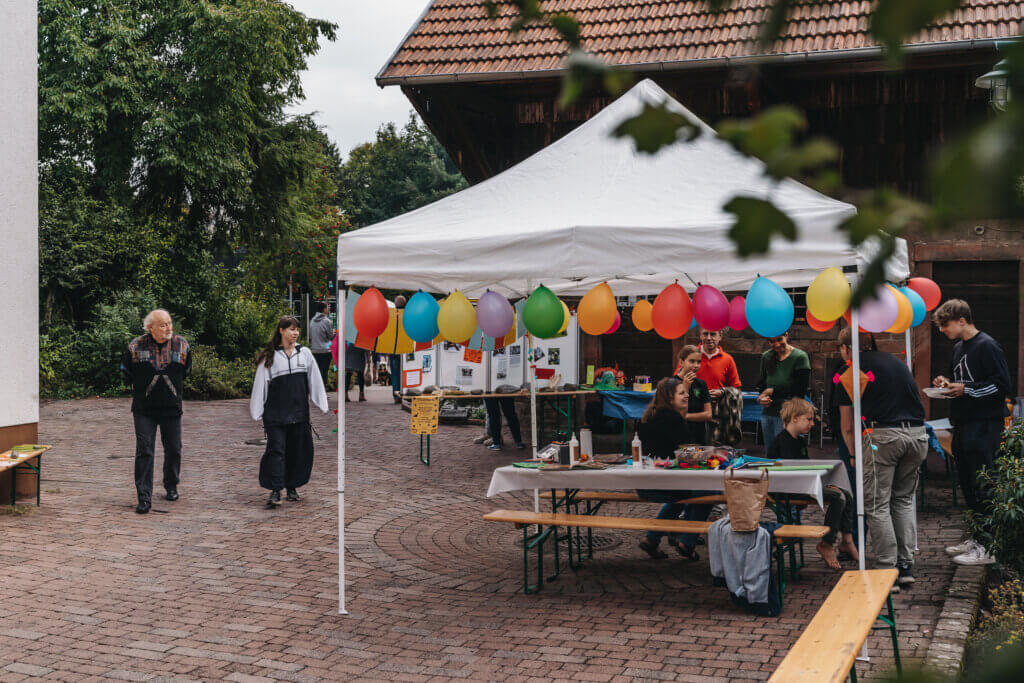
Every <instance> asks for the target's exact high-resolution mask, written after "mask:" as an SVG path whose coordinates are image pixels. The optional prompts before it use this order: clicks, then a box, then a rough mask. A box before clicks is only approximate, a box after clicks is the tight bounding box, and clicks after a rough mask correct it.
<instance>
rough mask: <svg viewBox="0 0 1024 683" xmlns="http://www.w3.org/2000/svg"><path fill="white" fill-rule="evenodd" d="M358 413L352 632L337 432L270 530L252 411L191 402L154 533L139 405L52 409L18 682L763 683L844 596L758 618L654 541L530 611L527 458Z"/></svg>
mask: <svg viewBox="0 0 1024 683" xmlns="http://www.w3.org/2000/svg"><path fill="white" fill-rule="evenodd" d="M332 401H333V398H332ZM385 401H387V403H385ZM350 406H351V411H350V413H349V416H350V417H349V422H348V430H349V431H348V433H349V443H350V449H349V454H348V468H347V472H348V492H347V494H348V495H347V500H346V516H347V518H346V522H347V534H348V536H347V542H348V548H349V554H348V564H347V569H348V583H347V590H348V608H349V610H350V614H349V615H348V616H340V615H338V614H337V561H336V543H337V521H336V520H337V517H336V512H337V510H336V502H337V496H336V492H335V482H336V477H335V447H334V444H335V443H336V440H335V438H334V435H333V434H332V431H331V428H332V426H333V425H332V422H333V420H334V416H333V415H330V414H328V415H323V416H317V417H316V418H315V420H314V422H315V425H314V426H315V427H316V429H317V431H318V432H319V435H320V438H321V440H320V441H319V442H318V448H317V459H316V464H315V468H314V472H313V479H312V481H311V482H310V484H309V485H308V486H306V487H304V488H303V489H302V492H301V493H302V495H303V498H302V500H301V501H300V502H298V503H286V504H285V505H284V506H283V507H282V508H279V509H277V510H267V509H266V508H264V505H263V504H264V501H265V494H266V492H265V491H263V490H262V489H260V488H259V486H258V483H257V466H258V462H259V458H260V455H261V453H262V447H261V446H258V445H248V444H246V440H249V439H257V438H260V437H261V436H262V431H261V429H260V428H259V426H258V425H256V424H255V423H253V422H252V421H251V420H250V419H249V418H248V415H247V412H246V408H247V402H246V401H221V402H210V403H202V402H191V403H188V404H187V405H186V413H185V417H184V421H183V429H184V458H183V466H182V481H181V484H180V492H181V499H180V500H179V501H177V502H175V503H170V502H167V501H165V500H163V498H162V497H161V496H160V495H159V494H161V493H162V489H161V488H160V487H159V485H158V486H157V488H156V493H157V495H156V497H155V499H154V510H153V512H152V513H150V514H148V515H136V514H135V513H134V509H133V508H134V504H135V493H134V488H133V485H132V455H133V435H132V430H131V421H130V416H129V413H128V401H127V400H121V399H90V400H82V401H69V402H54V403H47V404H45V405H44V406H43V408H42V417H41V423H40V439H41V440H42V441H43V442H45V443H52V444H53V445H54V447H55V448H54V450H53V451H52V453H51V454H48V455H47V456H46V459H45V461H44V463H43V465H44V468H43V475H44V476H43V503H42V507H41V508H40V509H38V510H36V511H33V512H31V513H30V514H27V515H22V516H14V515H4V516H0V571H2V572H3V580H2V581H0V605H2V612H3V618H2V619H0V680H3V681H14V680H20V679H22V678H27V677H32V676H44V677H47V678H51V679H58V680H77V679H85V678H94V677H105V678H119V679H124V680H146V679H150V678H159V679H162V680H170V679H181V680H189V679H191V680H195V679H199V680H233V681H257V680H270V679H283V680H296V681H313V680H353V679H360V678H362V679H377V680H382V679H387V680H410V681H411V680H426V679H432V680H445V679H453V678H460V679H468V680H552V679H567V680H570V679H571V680H591V681H607V680H629V679H659V680H683V681H725V680H740V679H752V680H763V679H766V678H767V677H768V676H769V674H770V672H771V671H772V670H773V669H774V667H775V666H776V665H777V664H778V663H779V661H781V659H782V657H783V656H784V655H785V653H786V651H787V650H788V648H789V647H790V645H791V644H792V643H793V642H794V640H795V639H796V638H797V637H798V635H799V633H800V631H801V629H802V628H803V627H804V626H805V624H806V623H807V622H808V620H809V619H810V618H811V617H812V615H813V614H814V613H815V611H816V610H817V608H818V606H819V605H820V604H821V602H822V600H823V599H824V597H825V595H827V593H828V591H829V590H830V589H831V587H832V586H833V585H834V583H835V581H836V576H837V575H836V574H834V573H832V572H830V571H828V570H827V569H826V568H825V567H824V565H823V564H822V563H821V561H820V560H819V559H817V558H816V557H811V555H810V554H809V555H808V566H807V567H806V568H805V569H804V571H803V572H802V579H801V580H800V581H798V582H796V583H795V584H791V585H790V588H789V590H788V591H787V594H786V607H785V610H784V612H783V615H782V616H781V617H780V618H775V619H772V618H761V617H754V616H749V615H747V614H745V613H743V612H741V611H739V610H738V609H737V608H736V607H734V606H733V605H732V604H731V603H730V601H729V598H728V595H727V593H726V592H725V590H724V589H720V588H712V587H710V586H709V583H710V578H709V573H708V565H707V562H706V560H702V561H700V562H698V563H694V564H690V563H686V562H683V561H681V560H676V559H669V560H663V561H652V560H648V559H645V557H642V553H641V552H640V551H639V550H638V549H637V548H636V541H637V540H638V538H637V535H636V534H629V533H620V532H601V534H599V536H600V540H601V541H602V543H603V546H604V548H603V549H601V550H600V551H598V552H596V553H595V557H594V560H593V561H592V562H590V563H589V564H588V565H586V566H585V567H584V568H583V569H582V570H581V571H579V572H578V573H576V574H573V573H572V572H567V573H566V574H563V576H562V578H561V579H560V580H559V581H557V582H555V583H551V584H548V585H547V586H546V587H545V589H544V591H543V592H542V593H541V594H540V595H529V596H526V595H523V594H522V593H521V590H520V577H521V574H520V572H521V566H522V565H521V554H520V551H519V549H518V548H517V546H516V545H515V542H516V539H517V538H518V537H519V532H516V531H515V530H514V529H511V528H507V527H506V526H505V525H499V524H488V523H485V522H483V521H482V520H481V519H480V516H481V514H483V513H485V512H487V511H488V510H490V509H493V508H495V507H499V506H500V507H510V506H513V505H516V504H519V505H522V506H526V505H528V501H527V499H526V497H525V496H505V497H501V498H498V499H497V500H487V499H486V498H485V497H484V493H485V491H486V487H487V482H488V481H489V477H490V473H491V471H492V470H493V468H494V467H495V466H496V465H498V464H504V463H507V462H511V461H513V460H514V459H516V457H517V456H519V455H520V454H519V452H517V451H505V452H503V453H502V454H499V455H493V454H491V452H489V451H486V450H484V449H483V447H482V446H478V445H473V444H472V439H473V438H474V437H476V436H477V435H479V434H480V428H479V427H442V429H441V433H440V435H439V436H438V437H437V438H435V440H434V447H433V457H434V463H433V465H432V466H431V467H430V468H427V467H424V466H422V465H420V464H419V462H418V461H417V458H416V445H417V442H416V437H413V436H410V435H409V433H408V421H409V417H408V413H405V412H402V411H401V410H399V409H398V408H397V407H396V406H394V405H392V404H390V401H389V399H388V398H387V396H386V394H376V393H372V392H371V402H369V403H352V404H350ZM158 458H162V455H158ZM156 470H157V472H159V471H160V468H159V466H158V467H157V468H156ZM933 470H935V471H938V467H937V466H933ZM158 476H159V475H158ZM945 483H946V482H945V480H940V479H939V478H938V477H937V476H936V477H933V478H932V479H931V480H930V482H929V490H928V498H927V503H928V506H927V508H926V510H925V512H924V514H923V518H922V519H923V522H922V525H921V530H920V547H921V553H920V555H919V556H918V566H917V575H918V582H917V584H916V585H915V586H914V587H913V590H911V591H909V592H904V593H903V594H902V595H900V596H898V598H897V599H896V604H897V609H898V613H897V614H898V622H899V625H900V629H901V630H900V642H901V648H902V652H903V656H904V661H905V662H908V661H909V662H912V661H913V660H915V659H916V658H917V659H919V658H920V657H923V655H924V652H925V650H926V648H927V644H928V641H929V637H930V633H931V632H932V630H933V628H934V627H935V622H936V619H937V617H938V614H939V612H940V610H941V605H942V600H943V597H944V593H945V589H946V587H947V585H948V584H949V581H950V579H951V576H952V566H951V565H950V564H949V563H948V561H947V559H946V558H945V556H944V555H943V553H942V546H944V545H946V544H947V542H949V541H955V540H959V531H958V529H957V524H958V522H957V518H958V515H956V514H954V513H953V511H952V509H951V507H950V505H949V501H948V492H946V491H945V489H944V488H943V489H942V490H941V491H940V489H939V488H936V486H937V485H938V484H943V486H944V485H945ZM616 512H617V513H620V514H626V513H635V514H638V515H652V514H653V513H654V509H653V507H652V506H651V505H635V506H630V507H625V506H623V507H620V508H619V509H618V510H616ZM806 519H808V520H809V521H818V520H820V513H817V512H816V513H813V514H810V515H808V516H807V517H806ZM812 554H813V551H812ZM837 627H838V628H841V623H840V624H837ZM869 644H870V648H871V652H872V655H873V659H872V662H871V664H870V666H867V665H861V673H862V674H864V673H868V674H874V675H880V674H881V673H882V672H883V671H885V670H887V669H888V668H890V667H891V658H890V655H891V650H890V649H889V646H888V639H887V637H885V632H884V631H880V632H879V635H877V636H872V637H871V638H870V641H869Z"/></svg>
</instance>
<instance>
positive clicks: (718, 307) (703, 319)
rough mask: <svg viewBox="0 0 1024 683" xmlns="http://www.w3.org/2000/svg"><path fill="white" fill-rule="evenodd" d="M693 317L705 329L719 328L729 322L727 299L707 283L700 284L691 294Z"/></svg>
mask: <svg viewBox="0 0 1024 683" xmlns="http://www.w3.org/2000/svg"><path fill="white" fill-rule="evenodd" d="M693 317H694V318H695V319H696V320H697V324H698V325H700V326H701V327H702V328H704V329H705V330H720V329H722V328H723V327H725V326H726V325H728V324H729V300H728V299H726V298H725V295H724V294H722V293H721V292H720V291H718V290H717V289H715V288H714V287H711V286H709V285H701V286H700V287H698V288H697V293H696V294H694V295H693Z"/></svg>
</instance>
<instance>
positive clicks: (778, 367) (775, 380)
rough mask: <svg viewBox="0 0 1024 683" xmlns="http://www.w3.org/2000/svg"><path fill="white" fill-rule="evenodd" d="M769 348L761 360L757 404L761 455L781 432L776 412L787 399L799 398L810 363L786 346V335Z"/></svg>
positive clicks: (809, 376)
mask: <svg viewBox="0 0 1024 683" xmlns="http://www.w3.org/2000/svg"><path fill="white" fill-rule="evenodd" d="M768 343H769V344H770V345H771V348H770V349H768V350H767V351H765V352H764V354H763V355H762V356H761V376H760V377H759V378H758V380H757V390H758V391H760V392H761V395H760V396H758V397H757V402H758V403H760V404H761V406H762V412H761V433H762V434H764V448H765V452H767V451H768V449H769V448H771V445H772V441H774V440H775V437H776V436H778V434H779V432H781V431H782V429H783V424H782V418H781V417H779V409H780V408H782V404H783V403H785V402H786V400H787V399H791V398H803V397H804V396H805V395H806V394H807V385H808V382H809V381H810V379H811V359H810V358H808V357H807V354H806V353H804V352H803V351H801V350H800V349H797V348H794V347H792V346H790V344H789V335H788V334H783V335H780V336H778V337H772V338H770V339H769V340H768Z"/></svg>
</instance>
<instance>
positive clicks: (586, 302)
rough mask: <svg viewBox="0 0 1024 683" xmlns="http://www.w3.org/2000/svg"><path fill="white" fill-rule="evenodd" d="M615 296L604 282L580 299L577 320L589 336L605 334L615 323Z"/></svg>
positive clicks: (616, 311)
mask: <svg viewBox="0 0 1024 683" xmlns="http://www.w3.org/2000/svg"><path fill="white" fill-rule="evenodd" d="M616 313H618V310H616V308H615V295H614V294H612V288H611V287H609V286H608V283H607V282H602V283H601V284H599V285H597V286H596V287H594V288H593V289H591V290H590V291H589V292H587V293H586V294H584V295H583V298H582V299H580V305H579V306H578V307H577V308H576V320H577V322H579V324H580V329H582V330H583V331H584V332H586V333H587V334H591V335H594V336H597V335H599V334H604V333H605V332H607V331H608V328H609V327H611V326H612V323H614V322H615V314H616Z"/></svg>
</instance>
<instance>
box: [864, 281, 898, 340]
mask: <svg viewBox="0 0 1024 683" xmlns="http://www.w3.org/2000/svg"><path fill="white" fill-rule="evenodd" d="M857 314H858V315H859V317H860V319H859V321H858V322H859V324H860V326H861V327H863V328H864V329H865V330H867V331H868V332H875V333H878V332H885V331H886V330H887V329H889V328H890V327H892V326H893V323H895V322H896V318H898V317H899V314H900V306H899V304H898V303H897V301H896V297H895V296H893V295H892V292H890V291H889V288H888V287H879V288H878V291H877V292H876V293H875V296H874V297H872V298H870V299H868V300H867V301H865V302H864V303H862V304H861V305H860V308H859V309H857Z"/></svg>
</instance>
